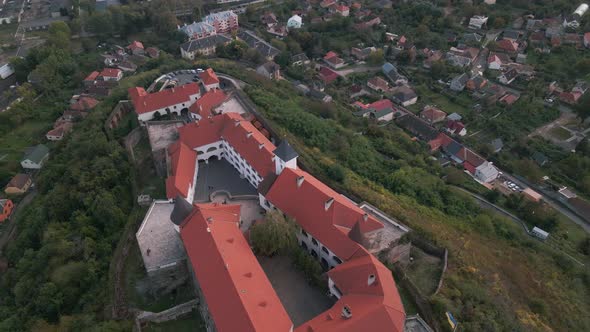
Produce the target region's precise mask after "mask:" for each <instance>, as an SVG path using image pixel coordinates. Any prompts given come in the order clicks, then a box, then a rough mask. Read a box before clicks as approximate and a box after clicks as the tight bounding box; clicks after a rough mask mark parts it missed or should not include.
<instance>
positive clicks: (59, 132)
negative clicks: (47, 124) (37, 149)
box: [45, 122, 74, 141]
mask: <svg viewBox="0 0 590 332" xmlns="http://www.w3.org/2000/svg"><path fill="white" fill-rule="evenodd" d="M73 127H74V124H73V123H71V122H64V123H60V124H59V125H58V126H56V127H55V128H53V129H51V130H50V131H48V132H47V134H45V137H46V138H47V140H49V141H61V140H62V139H63V138H64V136H65V135H66V134H67V133H69V132H70V131H72V128H73Z"/></svg>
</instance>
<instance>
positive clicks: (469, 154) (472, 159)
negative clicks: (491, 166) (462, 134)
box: [455, 147, 486, 167]
mask: <svg viewBox="0 0 590 332" xmlns="http://www.w3.org/2000/svg"><path fill="white" fill-rule="evenodd" d="M455 156H456V157H457V158H459V159H461V160H463V161H464V162H466V163H469V164H471V165H473V166H474V167H477V166H479V165H481V164H483V163H484V162H485V161H486V160H485V159H484V158H482V157H480V156H479V155H477V154H476V153H475V152H473V151H471V150H469V149H466V148H465V147H462V148H461V150H459V152H457V154H456V155H455Z"/></svg>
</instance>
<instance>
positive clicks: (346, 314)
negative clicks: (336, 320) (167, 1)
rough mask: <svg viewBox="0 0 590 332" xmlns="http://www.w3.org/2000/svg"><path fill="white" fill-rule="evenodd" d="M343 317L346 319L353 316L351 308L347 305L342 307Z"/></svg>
mask: <svg viewBox="0 0 590 332" xmlns="http://www.w3.org/2000/svg"><path fill="white" fill-rule="evenodd" d="M342 317H343V318H344V319H349V318H350V317H352V311H350V308H349V307H348V306H347V305H345V306H344V307H343V308H342Z"/></svg>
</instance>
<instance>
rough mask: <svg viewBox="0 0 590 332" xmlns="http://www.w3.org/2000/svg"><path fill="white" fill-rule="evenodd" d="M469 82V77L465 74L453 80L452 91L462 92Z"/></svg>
mask: <svg viewBox="0 0 590 332" xmlns="http://www.w3.org/2000/svg"><path fill="white" fill-rule="evenodd" d="M467 81H469V75H467V74H465V73H463V74H461V75H459V76H456V77H455V78H453V79H452V80H451V90H453V91H457V92H461V91H463V89H465V85H466V84H467Z"/></svg>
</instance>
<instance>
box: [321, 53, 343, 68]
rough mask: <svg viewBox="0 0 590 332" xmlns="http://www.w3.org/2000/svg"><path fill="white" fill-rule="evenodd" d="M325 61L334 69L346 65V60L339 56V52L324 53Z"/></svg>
mask: <svg viewBox="0 0 590 332" xmlns="http://www.w3.org/2000/svg"><path fill="white" fill-rule="evenodd" d="M324 62H325V63H326V64H327V65H328V66H330V67H332V68H333V69H338V68H342V67H344V66H345V65H346V63H344V60H343V59H342V58H340V57H339V56H338V53H336V52H334V51H330V52H328V53H326V55H324Z"/></svg>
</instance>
